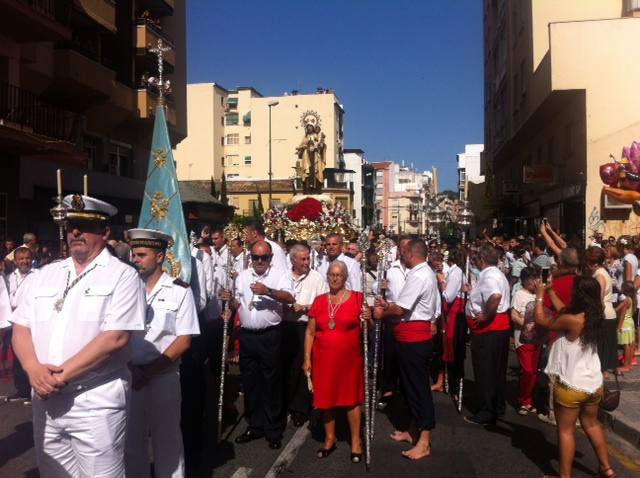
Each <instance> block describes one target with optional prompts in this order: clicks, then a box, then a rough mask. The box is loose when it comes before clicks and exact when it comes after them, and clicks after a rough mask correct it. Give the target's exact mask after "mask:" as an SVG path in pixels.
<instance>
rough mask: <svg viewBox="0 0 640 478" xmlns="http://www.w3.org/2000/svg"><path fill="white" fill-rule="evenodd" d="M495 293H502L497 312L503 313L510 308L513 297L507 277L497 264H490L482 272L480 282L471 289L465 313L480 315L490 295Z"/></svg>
mask: <svg viewBox="0 0 640 478" xmlns="http://www.w3.org/2000/svg"><path fill="white" fill-rule="evenodd" d="M494 294H500V295H501V296H502V297H501V299H500V304H498V309H497V310H496V313H498V314H501V313H503V312H506V311H507V310H509V302H510V301H511V297H510V294H509V283H508V282H507V278H506V277H505V276H504V274H503V273H502V272H500V269H498V268H497V267H496V266H490V267H487V268H485V269H484V270H482V272H480V277H479V278H478V282H476V285H475V286H474V287H473V289H471V293H470V294H469V300H468V301H467V307H466V309H465V313H466V314H467V315H468V316H476V315H479V314H480V313H481V312H483V311H484V307H485V305H486V303H487V301H488V300H489V297H491V296H492V295H494Z"/></svg>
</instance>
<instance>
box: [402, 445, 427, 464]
mask: <svg viewBox="0 0 640 478" xmlns="http://www.w3.org/2000/svg"><path fill="white" fill-rule="evenodd" d="M429 455H431V445H426V446H425V445H420V444H418V445H416V446H414V447H413V448H412V449H411V450H407V451H403V452H402V456H404V457H405V458H409V460H414V461H415V460H421V459H422V458H426V457H427V456H429Z"/></svg>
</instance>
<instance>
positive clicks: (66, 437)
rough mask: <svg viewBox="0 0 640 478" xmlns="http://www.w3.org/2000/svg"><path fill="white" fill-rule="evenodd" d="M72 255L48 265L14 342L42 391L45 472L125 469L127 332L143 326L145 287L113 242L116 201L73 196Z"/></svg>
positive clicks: (120, 473)
mask: <svg viewBox="0 0 640 478" xmlns="http://www.w3.org/2000/svg"><path fill="white" fill-rule="evenodd" d="M64 205H65V206H66V207H67V208H68V212H67V219H68V226H67V243H68V245H69V254H70V257H69V258H68V259H65V260H63V261H60V262H56V263H53V264H50V265H48V266H47V267H45V268H44V269H43V270H42V271H41V272H40V273H39V274H38V276H37V278H36V279H35V280H34V283H33V285H32V287H30V288H29V290H28V291H27V294H26V297H25V298H24V301H23V302H22V304H20V305H19V306H18V308H17V309H16V310H15V311H14V313H13V316H12V319H11V321H12V322H13V324H14V325H13V346H14V350H15V352H16V355H17V356H18V358H19V359H20V361H21V362H22V365H23V366H24V369H25V370H26V372H27V375H28V376H29V381H30V382H31V386H32V388H33V390H34V398H33V433H34V442H35V449H36V458H37V461H38V467H39V468H40V474H41V475H42V476H46V477H69V476H71V477H81V476H82V477H84V476H91V477H95V478H98V477H100V478H103V477H104V478H107V477H109V478H114V477H124V476H125V469H124V446H125V428H126V417H127V408H128V404H129V403H128V402H129V380H130V373H129V369H128V368H127V362H128V360H129V347H128V344H129V337H130V334H131V332H132V331H136V330H144V317H145V300H144V286H143V284H142V281H141V280H140V278H139V277H138V274H137V272H136V270H135V269H134V268H133V267H130V266H128V265H126V264H124V263H122V262H121V261H119V260H118V259H116V258H115V257H113V256H112V255H111V254H109V252H108V251H107V250H106V248H105V245H106V241H107V239H108V238H109V232H110V231H109V227H107V225H106V223H107V220H108V218H109V217H112V216H114V215H115V214H116V213H117V209H116V208H115V207H113V206H112V205H110V204H108V203H105V202H103V201H100V200H98V199H94V198H91V197H89V196H80V195H74V196H67V197H65V198H64Z"/></svg>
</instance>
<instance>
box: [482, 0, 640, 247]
mask: <svg viewBox="0 0 640 478" xmlns="http://www.w3.org/2000/svg"><path fill="white" fill-rule="evenodd" d="M639 13H640V2H638V1H636V0H563V1H561V2H559V1H556V0H521V1H517V2H511V1H506V0H485V1H484V45H485V48H484V64H485V85H484V89H485V98H484V100H485V151H484V153H483V161H484V162H486V164H485V166H486V173H485V177H486V178H487V188H488V190H489V192H490V194H491V201H490V206H491V207H492V209H493V211H494V212H493V215H494V218H495V222H496V223H497V224H498V227H500V228H502V229H504V230H506V231H507V232H516V233H520V232H527V231H528V232H531V231H533V230H535V228H536V227H537V226H538V224H539V220H540V218H542V217H547V218H548V219H549V221H550V222H551V223H552V225H554V226H556V227H560V229H561V230H562V231H564V232H567V233H569V234H572V233H579V234H581V235H583V237H585V238H586V237H587V236H589V235H591V234H592V233H593V228H594V227H595V226H594V224H596V223H598V222H599V221H598V220H599V219H604V220H606V221H605V223H604V225H603V226H602V227H601V228H600V232H602V233H604V234H605V235H619V234H622V233H635V232H636V226H637V224H638V217H637V216H636V215H634V214H633V213H632V212H631V207H630V206H626V205H621V204H615V203H613V202H612V201H609V200H607V199H606V198H604V197H602V194H601V189H602V183H601V181H600V177H599V166H600V165H602V164H604V163H606V162H608V161H609V155H610V154H613V155H615V156H616V157H618V158H619V157H620V152H621V150H622V147H623V146H625V145H627V146H628V145H630V144H631V142H632V141H634V140H637V139H638V138H640V113H638V112H639V111H640V108H639V106H640V97H639V96H638V94H637V85H636V82H635V78H637V77H638V74H640V64H638V62H635V61H632V59H633V58H637V57H638V55H639V54H640V44H638V42H637V38H639V36H640V18H637V17H638V14H639ZM588 218H591V219H588Z"/></svg>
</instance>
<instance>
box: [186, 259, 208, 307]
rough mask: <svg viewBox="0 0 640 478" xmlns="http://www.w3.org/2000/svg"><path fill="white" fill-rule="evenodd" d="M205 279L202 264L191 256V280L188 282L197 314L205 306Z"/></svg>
mask: <svg viewBox="0 0 640 478" xmlns="http://www.w3.org/2000/svg"><path fill="white" fill-rule="evenodd" d="M205 277H206V274H205V270H204V264H203V262H202V261H201V260H199V259H197V258H196V257H194V256H191V279H190V280H189V285H190V286H191V291H192V292H193V298H194V300H195V302H196V309H197V310H198V313H200V312H202V311H203V310H204V308H205V307H206V306H207V283H206V278H205Z"/></svg>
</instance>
